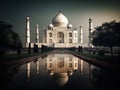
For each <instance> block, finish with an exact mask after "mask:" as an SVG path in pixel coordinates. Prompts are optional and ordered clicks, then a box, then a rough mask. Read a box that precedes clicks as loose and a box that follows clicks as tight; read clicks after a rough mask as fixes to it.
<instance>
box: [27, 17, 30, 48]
mask: <svg viewBox="0 0 120 90" xmlns="http://www.w3.org/2000/svg"><path fill="white" fill-rule="evenodd" d="M29 43H30V18H29V17H27V18H26V47H28V45H29Z"/></svg>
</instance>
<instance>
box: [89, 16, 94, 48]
mask: <svg viewBox="0 0 120 90" xmlns="http://www.w3.org/2000/svg"><path fill="white" fill-rule="evenodd" d="M92 30H93V26H92V18H89V42H88V47H91V31H92Z"/></svg>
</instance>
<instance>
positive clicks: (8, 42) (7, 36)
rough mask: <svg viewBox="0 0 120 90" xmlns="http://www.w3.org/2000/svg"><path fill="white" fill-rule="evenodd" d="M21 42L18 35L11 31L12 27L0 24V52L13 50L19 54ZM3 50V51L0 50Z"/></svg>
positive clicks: (3, 23)
mask: <svg viewBox="0 0 120 90" xmlns="http://www.w3.org/2000/svg"><path fill="white" fill-rule="evenodd" d="M21 48H22V42H21V40H20V38H19V35H18V34H17V33H15V32H13V31H12V25H11V24H8V23H5V22H2V21H1V22H0V50H1V51H3V50H4V49H15V50H17V52H18V54H20V49H21ZM2 49H3V50H2Z"/></svg>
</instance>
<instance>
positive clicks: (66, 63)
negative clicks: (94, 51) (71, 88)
mask: <svg viewBox="0 0 120 90" xmlns="http://www.w3.org/2000/svg"><path fill="white" fill-rule="evenodd" d="M34 65H35V67H34V68H36V70H35V71H36V73H37V74H38V75H39V74H41V72H44V73H45V74H46V75H47V74H48V75H49V76H50V77H51V78H52V79H54V81H56V83H57V84H58V85H60V86H62V85H65V84H66V83H67V82H68V80H69V78H70V76H71V75H74V73H76V72H75V71H79V72H80V74H83V73H84V70H85V69H86V68H87V67H90V69H91V65H87V63H85V62H84V61H83V60H81V59H79V58H77V57H75V56H73V55H70V54H50V55H48V56H47V57H45V58H43V59H42V58H38V59H36V60H34ZM31 67H33V63H31V62H30V63H27V80H28V81H30V73H31ZM88 73H90V71H89V70H88Z"/></svg>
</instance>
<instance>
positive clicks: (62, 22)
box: [52, 12, 68, 27]
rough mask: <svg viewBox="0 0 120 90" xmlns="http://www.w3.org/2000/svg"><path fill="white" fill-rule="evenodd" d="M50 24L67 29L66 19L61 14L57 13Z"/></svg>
mask: <svg viewBox="0 0 120 90" xmlns="http://www.w3.org/2000/svg"><path fill="white" fill-rule="evenodd" d="M52 24H53V25H54V26H57V27H67V25H68V19H67V18H66V17H65V16H64V15H63V14H62V13H60V12H59V13H58V14H57V15H56V16H55V17H54V18H53V19H52Z"/></svg>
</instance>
